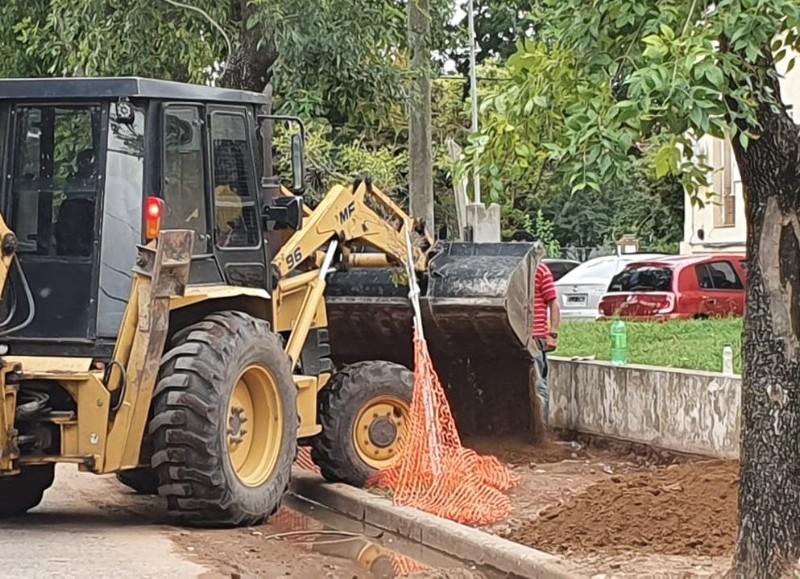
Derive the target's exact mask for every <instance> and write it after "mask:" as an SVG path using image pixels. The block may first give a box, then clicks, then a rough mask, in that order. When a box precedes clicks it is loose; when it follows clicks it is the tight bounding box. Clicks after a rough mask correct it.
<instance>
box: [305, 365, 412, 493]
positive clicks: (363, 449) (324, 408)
mask: <svg viewBox="0 0 800 579" xmlns="http://www.w3.org/2000/svg"><path fill="white" fill-rule="evenodd" d="M413 395H414V374H413V373H412V372H411V371H410V370H409V369H408V368H406V367H405V366H401V365H400V364H394V363H392V362H384V361H370V362H359V363H356V364H351V365H349V366H344V367H343V368H342V369H341V370H339V371H338V372H337V373H336V374H334V375H333V377H331V380H330V382H329V383H328V385H327V386H326V387H325V388H323V389H322V391H321V392H320V396H319V401H320V402H319V407H320V417H319V418H320V422H321V424H322V432H321V433H320V434H318V435H317V436H315V437H314V438H313V439H312V441H311V444H312V447H311V458H312V460H313V461H314V463H315V464H316V465H317V466H318V467H319V469H320V471H321V472H322V476H323V477H324V478H325V480H327V481H329V482H343V483H346V484H349V485H351V486H355V487H363V486H364V484H365V483H366V482H367V479H369V478H370V477H371V476H372V475H373V474H375V473H376V472H378V471H379V470H383V469H385V468H388V467H390V466H392V465H393V464H394V463H395V462H396V461H397V459H398V457H399V454H398V443H399V440H400V433H401V432H402V430H403V429H404V428H405V426H406V424H407V423H408V415H409V410H410V408H411V399H412V397H413Z"/></svg>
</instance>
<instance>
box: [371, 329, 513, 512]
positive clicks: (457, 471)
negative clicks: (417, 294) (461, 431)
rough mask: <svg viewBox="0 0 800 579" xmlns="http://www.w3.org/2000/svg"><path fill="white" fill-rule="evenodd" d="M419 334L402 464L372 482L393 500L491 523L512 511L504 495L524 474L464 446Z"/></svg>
mask: <svg viewBox="0 0 800 579" xmlns="http://www.w3.org/2000/svg"><path fill="white" fill-rule="evenodd" d="M420 334H421V332H420V331H419V329H415V332H414V353H415V368H414V398H413V401H412V404H411V410H410V415H409V420H408V423H407V424H406V428H405V429H404V431H403V435H402V438H401V442H400V446H401V452H400V453H399V454H400V456H399V458H398V460H397V462H396V463H395V464H394V465H393V466H392V467H390V468H388V469H386V470H384V471H381V472H379V473H377V475H375V476H374V477H373V478H372V479H370V480H369V481H368V486H371V487H373V488H380V489H385V490H390V491H392V495H393V500H394V503H395V504H397V505H402V506H410V507H415V508H417V509H420V510H422V511H426V512H428V513H431V514H433V515H437V516H440V517H444V518H446V519H450V520H453V521H456V522H459V523H465V524H473V525H487V524H491V523H494V522H497V521H499V520H501V519H504V518H505V517H506V516H508V514H509V512H510V511H511V500H510V499H509V497H508V496H507V495H506V494H505V491H507V490H509V489H510V488H511V487H513V486H514V485H515V484H517V483H518V482H519V476H518V475H517V474H516V473H514V472H512V471H511V470H510V469H509V468H508V467H507V466H506V465H504V464H502V463H501V462H500V461H499V460H498V459H497V458H496V457H494V456H480V455H478V454H477V453H476V452H475V451H473V450H471V449H468V448H465V447H464V446H462V444H461V438H460V437H459V435H458V431H457V430H456V423H455V420H454V419H453V415H452V413H451V412H450V405H449V403H448V401H447V398H446V396H445V394H444V389H443V388H442V386H441V384H440V382H439V378H438V376H437V375H436V371H435V370H434V367H433V363H432V361H431V358H430V354H429V353H428V346H427V344H426V342H425V339H424V338H423V337H422V336H421V335H420Z"/></svg>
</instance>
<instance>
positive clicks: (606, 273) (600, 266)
mask: <svg viewBox="0 0 800 579" xmlns="http://www.w3.org/2000/svg"><path fill="white" fill-rule="evenodd" d="M616 267H617V262H616V260H602V261H595V262H591V261H587V262H585V263H582V264H580V265H579V266H578V267H576V268H575V269H573V270H572V271H569V272H568V273H567V274H566V275H564V277H562V278H561V279H560V280H559V281H560V282H562V283H564V284H567V285H569V284H571V283H580V282H581V281H582V280H585V279H608V278H610V277H611V276H612V275H614V272H615V271H616Z"/></svg>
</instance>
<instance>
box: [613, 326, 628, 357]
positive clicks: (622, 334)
mask: <svg viewBox="0 0 800 579" xmlns="http://www.w3.org/2000/svg"><path fill="white" fill-rule="evenodd" d="M611 363H612V364H613V365H614V366H624V365H625V364H627V363H628V329H627V328H626V327H625V322H623V321H622V320H615V321H614V323H613V324H611Z"/></svg>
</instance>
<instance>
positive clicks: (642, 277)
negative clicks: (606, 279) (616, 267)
mask: <svg viewBox="0 0 800 579" xmlns="http://www.w3.org/2000/svg"><path fill="white" fill-rule="evenodd" d="M608 291H609V292H668V291H672V269H670V268H668V267H655V266H653V267H651V266H645V267H635V268H625V269H623V270H622V271H621V272H619V273H618V274H617V275H615V276H614V279H612V280H611V283H610V284H609V286H608Z"/></svg>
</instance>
